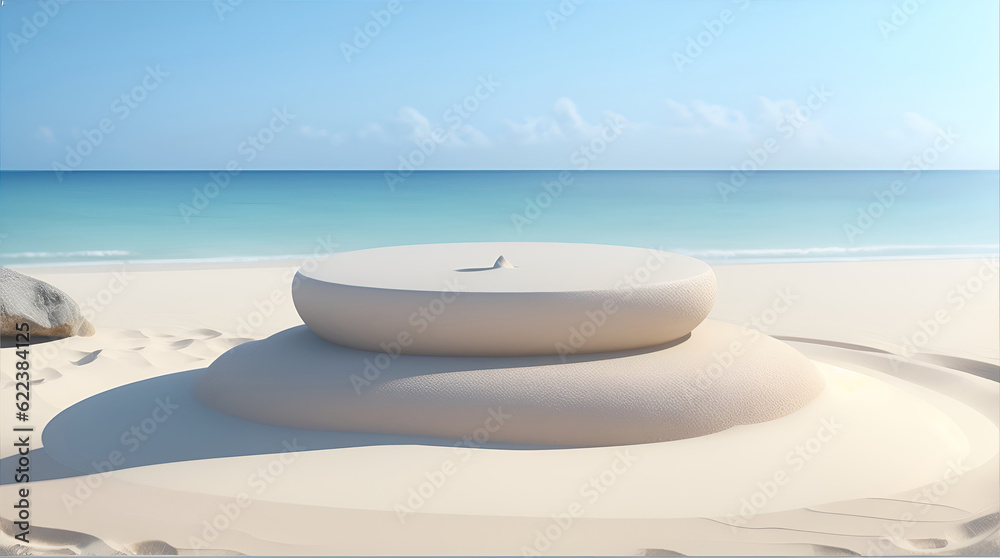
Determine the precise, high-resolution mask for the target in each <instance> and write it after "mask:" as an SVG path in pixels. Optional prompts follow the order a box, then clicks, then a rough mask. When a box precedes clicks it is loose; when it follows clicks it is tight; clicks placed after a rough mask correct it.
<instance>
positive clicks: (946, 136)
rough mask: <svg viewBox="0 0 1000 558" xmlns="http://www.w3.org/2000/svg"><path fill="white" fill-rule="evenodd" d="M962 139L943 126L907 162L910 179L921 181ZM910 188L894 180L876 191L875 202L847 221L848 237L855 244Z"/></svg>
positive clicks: (844, 226)
mask: <svg viewBox="0 0 1000 558" xmlns="http://www.w3.org/2000/svg"><path fill="white" fill-rule="evenodd" d="M959 138H960V136H959V135H958V134H956V133H954V132H953V131H952V130H951V128H948V130H947V131H946V130H944V129H942V128H939V129H938V132H937V136H935V137H934V140H933V141H932V142H931V145H929V146H928V147H927V148H926V149H924V150H923V151H921V152H920V153H918V154H916V155H914V156H913V157H911V158H910V160H908V161H907V162H906V164H905V165H903V171H904V173H905V174H907V175H909V176H910V182H916V181H917V180H919V179H920V175H921V174H922V173H923V172H924V171H925V170H930V168H931V167H932V166H933V165H934V163H936V162H937V160H938V159H939V158H940V157H941V155H942V154H944V153H947V152H948V151H950V150H951V148H952V147H953V146H954V145H955V142H956V141H957V140H958V139H959ZM906 191H907V189H906V184H904V183H903V181H902V180H893V181H892V182H891V183H890V184H889V188H887V189H885V190H876V191H874V192H872V195H873V196H874V198H875V201H873V202H871V203H869V204H868V205H867V206H865V207H859V208H858V209H857V217H855V218H854V219H853V220H852V221H847V222H845V223H844V225H843V229H844V235H845V236H847V240H848V241H850V242H851V244H853V243H854V240H855V239H856V238H857V237H859V236H861V235H863V234H865V233H866V232H868V231H869V230H870V229H871V228H872V227H873V226H874V225H875V223H877V222H878V220H879V219H881V218H882V216H883V215H885V214H886V213H887V212H888V211H889V208H891V207H892V206H893V205H894V204H895V203H896V202H897V201H898V200H899V199H900V198H902V197H903V195H904V194H906Z"/></svg>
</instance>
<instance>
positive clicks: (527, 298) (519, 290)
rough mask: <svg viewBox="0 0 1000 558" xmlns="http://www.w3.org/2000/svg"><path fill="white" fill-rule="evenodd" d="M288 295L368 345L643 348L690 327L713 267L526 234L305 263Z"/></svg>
mask: <svg viewBox="0 0 1000 558" xmlns="http://www.w3.org/2000/svg"><path fill="white" fill-rule="evenodd" d="M295 280H296V285H295V288H294V289H293V299H294V301H295V307H296V310H297V311H298V312H299V315H300V316H301V317H302V320H303V321H304V322H305V324H306V325H307V326H309V328H310V329H311V330H312V331H313V332H314V333H316V334H317V335H319V336H320V337H322V338H323V339H326V340H327V341H331V342H333V343H337V344H340V345H344V346H347V347H351V348H355V349H362V350H367V351H374V352H387V353H396V354H400V353H402V354H422V355H468V356H503V355H540V354H566V353H570V352H572V353H576V352H579V353H593V352H604V351H616V350H625V349H633V348H638V347H648V346H653V345H657V344H662V343H667V342H670V341H674V340H676V339H678V338H680V337H683V336H684V335H686V334H688V333H690V332H691V330H692V329H694V328H695V327H696V326H697V325H698V324H699V323H701V321H702V320H703V319H704V318H705V317H706V316H707V315H708V312H709V311H710V310H711V308H712V305H713V304H714V302H715V275H714V274H713V273H712V270H711V268H710V267H709V266H708V265H707V264H705V263H703V262H701V261H699V260H696V259H694V258H690V257H687V256H682V255H680V254H672V253H669V252H663V251H659V250H648V249H643V248H630V247H623V246H604V245H595V244H560V243H528V242H506V243H505V242H484V243H462V244H427V245H414V246H394V247H389V248H375V249H371V250H359V251H356V252H342V253H339V254H334V255H332V256H329V257H328V258H326V259H325V260H323V261H321V262H318V263H316V262H312V264H311V265H306V266H303V268H302V269H301V270H300V271H299V273H298V275H297V276H296V279H295Z"/></svg>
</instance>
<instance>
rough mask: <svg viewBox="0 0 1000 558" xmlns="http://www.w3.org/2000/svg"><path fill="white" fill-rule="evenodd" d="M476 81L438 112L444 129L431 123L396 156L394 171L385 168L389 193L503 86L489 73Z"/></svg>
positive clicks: (421, 164)
mask: <svg viewBox="0 0 1000 558" xmlns="http://www.w3.org/2000/svg"><path fill="white" fill-rule="evenodd" d="M478 81H479V83H478V85H476V87H475V88H474V89H473V91H472V93H470V94H468V95H466V96H465V97H463V98H462V99H461V100H459V101H456V102H455V103H452V105H451V107H449V108H448V109H445V111H444V113H443V114H442V115H441V116H442V119H443V120H444V121H445V123H447V124H448V127H447V128H442V127H440V126H434V127H433V128H431V130H430V133H429V134H428V135H427V136H425V137H420V138H415V139H414V140H413V143H414V144H415V145H416V147H415V148H414V149H412V150H410V152H409V153H408V154H406V155H405V156H404V155H400V156H399V166H398V167H397V168H396V170H395V171H387V172H386V173H385V174H384V175H383V176H384V177H385V183H386V185H387V186H388V187H389V191H390V192H395V191H396V185H397V184H402V183H403V182H405V181H406V179H407V178H409V177H410V176H411V175H412V174H413V173H414V172H415V171H416V170H417V169H418V168H420V167H421V166H423V164H424V163H426V162H427V160H428V159H429V158H430V157H431V156H432V155H433V154H434V153H435V152H436V151H437V150H438V148H439V147H440V146H441V145H443V144H445V143H446V142H447V141H448V139H449V138H451V136H452V133H454V132H455V131H457V130H458V129H459V128H461V126H462V125H463V124H464V123H465V122H466V121H467V120H469V118H471V117H472V115H473V113H475V112H476V111H477V110H479V107H480V105H481V104H482V103H483V102H485V101H486V100H488V99H489V98H490V97H492V96H493V94H494V93H496V90H497V89H499V87H500V86H501V85H503V84H502V83H501V82H499V81H496V80H494V79H493V74H489V75H488V76H486V77H483V76H479V80H478Z"/></svg>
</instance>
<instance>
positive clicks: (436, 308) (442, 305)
mask: <svg viewBox="0 0 1000 558" xmlns="http://www.w3.org/2000/svg"><path fill="white" fill-rule="evenodd" d="M466 289H467V287H466V286H465V285H463V284H462V283H461V282H459V281H458V280H457V279H447V280H446V281H445V285H444V290H443V291H441V293H439V294H438V295H437V296H436V297H434V298H432V299H431V300H430V301H428V303H427V304H425V305H422V306H420V307H419V308H417V309H416V310H414V311H413V313H412V314H410V316H409V317H408V319H407V323H408V324H409V325H410V327H409V328H408V329H404V330H402V331H400V332H399V333H398V334H397V335H396V337H395V338H394V339H390V340H388V341H383V342H381V343H379V347H380V348H381V349H382V352H380V353H378V354H376V355H375V356H374V357H371V358H366V359H365V361H364V367H363V368H362V370H361V373H360V374H357V373H355V374H351V376H350V380H351V385H352V386H353V387H354V393H356V394H357V395H361V391H362V390H363V389H364V388H366V387H368V386H370V385H372V384H373V383H375V382H376V381H378V379H379V378H380V377H381V376H382V373H383V372H385V371H386V370H387V369H388V368H389V367H390V366H392V363H393V362H395V361H396V359H397V358H399V356H400V355H401V354H403V349H404V348H405V347H409V346H410V345H412V344H413V343H414V341H415V340H416V338H418V337H419V336H420V334H422V333H423V332H425V331H427V329H428V328H429V327H430V326H431V324H433V323H434V321H435V320H437V319H438V318H439V317H441V315H442V314H444V313H445V311H447V310H448V306H449V305H451V304H453V303H454V302H455V301H456V300H458V297H459V295H461V294H462V292H463V291H465V290H466Z"/></svg>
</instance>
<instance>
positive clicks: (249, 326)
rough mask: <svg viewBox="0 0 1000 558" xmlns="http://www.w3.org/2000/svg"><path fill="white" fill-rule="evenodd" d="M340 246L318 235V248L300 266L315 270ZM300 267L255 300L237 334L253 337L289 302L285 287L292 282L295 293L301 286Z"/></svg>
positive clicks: (328, 236) (239, 324) (288, 273)
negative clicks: (265, 294)
mask: <svg viewBox="0 0 1000 558" xmlns="http://www.w3.org/2000/svg"><path fill="white" fill-rule="evenodd" d="M339 247H340V244H338V243H337V242H334V241H333V238H332V237H331V236H330V235H326V238H323V237H319V236H318V237H316V248H315V249H314V250H313V252H312V254H311V255H310V256H309V257H308V258H306V259H305V261H303V262H302V265H301V266H300V268H301V269H302V270H303V271H305V272H306V273H309V272H312V271H315V270H316V268H317V267H318V266H319V263H320V262H322V261H323V260H325V259H327V258H328V257H330V255H331V254H333V253H335V252H336V251H337V249H338V248H339ZM300 268H291V269H289V270H288V271H287V272H285V273H284V274H283V275H282V277H281V283H280V287H275V288H273V289H271V291H270V292H269V293H268V294H267V296H264V297H261V298H259V299H257V300H255V301H253V304H252V306H253V309H252V310H249V311H248V312H246V313H245V314H244V315H242V316H240V317H239V318H238V319H237V321H236V335H238V336H240V337H243V338H246V339H253V338H254V336H255V334H256V332H257V330H258V329H259V328H260V327H261V326H263V325H264V324H265V323H267V320H268V318H270V317H271V316H273V315H274V314H275V312H277V311H278V309H279V308H281V307H282V306H284V305H285V304H288V302H289V301H290V300H291V297H290V296H288V291H286V289H285V287H286V286H287V285H289V284H290V285H291V292H293V293H294V292H295V291H296V290H297V289H298V288H299V279H298V275H297V273H298V270H299V269H300Z"/></svg>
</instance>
